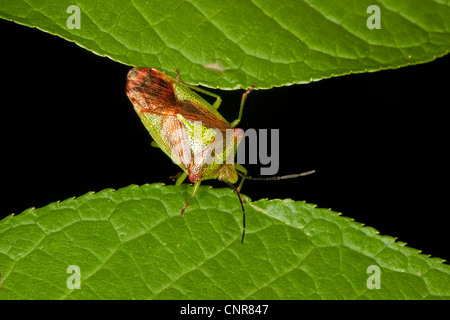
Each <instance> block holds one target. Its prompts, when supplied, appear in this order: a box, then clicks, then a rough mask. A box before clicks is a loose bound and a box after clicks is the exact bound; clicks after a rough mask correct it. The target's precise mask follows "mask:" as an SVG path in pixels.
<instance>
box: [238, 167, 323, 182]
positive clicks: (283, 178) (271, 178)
mask: <svg viewBox="0 0 450 320" xmlns="http://www.w3.org/2000/svg"><path fill="white" fill-rule="evenodd" d="M314 172H316V170H310V171H306V172H302V173H295V174H287V175H285V176H274V177H251V176H247V175H245V174H243V173H241V172H238V174H239V175H240V176H241V177H242V178H244V179H248V180H259V181H262V180H266V181H267V180H285V179H294V178H298V177H304V176H308V175H310V174H313V173H314Z"/></svg>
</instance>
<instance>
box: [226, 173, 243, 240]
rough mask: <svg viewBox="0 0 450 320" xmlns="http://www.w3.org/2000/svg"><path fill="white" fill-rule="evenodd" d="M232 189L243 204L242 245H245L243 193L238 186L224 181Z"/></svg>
mask: <svg viewBox="0 0 450 320" xmlns="http://www.w3.org/2000/svg"><path fill="white" fill-rule="evenodd" d="M224 182H225V183H226V184H227V185H228V186H229V187H230V188H231V189H233V190H234V191H235V192H236V193H237V195H238V197H239V202H240V203H241V207H242V238H241V243H244V236H245V208H244V202H243V200H242V196H241V193H240V192H239V190H238V188H236V186H235V185H234V184H232V183H230V182H228V181H224Z"/></svg>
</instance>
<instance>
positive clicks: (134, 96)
mask: <svg viewBox="0 0 450 320" xmlns="http://www.w3.org/2000/svg"><path fill="white" fill-rule="evenodd" d="M177 74H178V77H177V79H174V78H172V77H170V76H168V75H166V74H164V73H162V72H160V71H158V70H156V69H154V68H133V69H131V70H130V71H129V73H128V78H127V85H126V92H127V95H128V98H129V99H130V101H131V102H132V104H133V106H134V109H135V111H136V112H137V114H138V115H139V117H140V119H141V121H142V123H143V124H144V126H145V127H146V129H147V130H148V131H149V133H150V135H151V136H152V138H153V140H154V142H153V143H152V145H154V146H157V147H159V148H160V149H161V150H162V151H163V152H164V153H165V154H167V155H168V156H169V157H170V158H171V159H172V160H173V161H174V162H175V163H176V164H178V166H179V167H180V168H181V169H182V170H183V173H182V174H181V175H180V176H179V177H178V178H177V180H176V185H180V184H181V183H183V181H184V180H185V179H186V178H187V177H189V180H190V181H191V182H192V183H194V187H193V191H192V196H191V198H190V199H189V200H188V201H187V202H186V203H185V205H184V207H183V209H182V210H181V212H180V215H183V214H184V212H185V210H186V208H187V207H188V205H189V202H190V200H191V199H192V197H194V196H195V194H196V193H197V190H198V188H199V186H200V183H201V182H202V181H203V180H208V179H218V180H220V181H224V182H225V183H227V184H228V185H229V186H230V187H231V188H232V189H234V190H235V191H236V193H237V194H238V196H239V201H240V203H241V207H242V214H243V230H242V238H241V242H243V241H244V236H245V209H244V205H243V200H242V198H241V195H240V193H239V190H240V188H241V187H242V183H243V181H244V179H254V180H278V179H285V178H294V177H298V176H303V175H306V174H310V173H312V171H309V172H306V173H301V174H297V175H290V176H283V177H271V178H252V177H249V176H247V170H246V169H245V168H244V167H243V166H241V165H240V164H237V163H235V162H234V157H235V155H236V151H237V147H238V145H239V143H240V141H241V140H242V138H243V136H244V131H243V130H242V129H239V128H236V126H237V125H238V124H239V122H240V120H241V117H242V111H243V107H244V104H245V100H246V98H247V95H248V94H249V93H250V92H251V91H252V90H253V89H254V88H255V85H253V86H252V87H251V88H249V89H248V90H247V91H246V92H245V93H244V94H243V95H242V99H241V105H240V109H239V116H238V118H237V119H236V120H234V121H233V122H231V123H229V122H227V121H226V120H225V119H224V118H223V117H222V115H221V114H220V113H219V112H218V111H217V109H218V108H219V106H220V103H221V102H222V99H221V98H220V97H219V96H218V95H215V94H213V93H210V92H208V91H206V90H203V89H200V88H197V87H194V86H190V85H187V84H185V83H183V82H182V81H181V80H180V76H179V72H178V70H177ZM191 89H192V90H195V91H197V92H200V93H203V94H206V95H209V96H211V97H214V98H215V99H216V100H215V102H214V103H213V104H212V105H211V104H209V103H208V102H207V101H206V100H204V99H203V98H202V97H200V96H199V95H198V94H196V93H195V92H193V91H192V90H191ZM224 137H225V138H224ZM239 176H241V177H242V180H241V182H240V184H239V186H238V187H235V186H234V184H235V183H236V182H237V181H238V178H239Z"/></svg>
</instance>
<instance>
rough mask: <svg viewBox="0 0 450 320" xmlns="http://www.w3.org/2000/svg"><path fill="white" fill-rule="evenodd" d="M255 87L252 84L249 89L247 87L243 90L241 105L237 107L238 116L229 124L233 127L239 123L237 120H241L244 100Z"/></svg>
mask: <svg viewBox="0 0 450 320" xmlns="http://www.w3.org/2000/svg"><path fill="white" fill-rule="evenodd" d="M255 87H256V85H255V84H253V85H252V86H251V87H250V88H249V89H247V91H245V92H244V93H243V94H242V98H241V107H240V108H239V116H238V118H237V119H236V120H234V121H233V122H232V123H231V126H232V127H233V128H235V127H236V126H237V125H238V124H239V122H241V118H242V112H243V111H244V104H245V100H246V99H247V96H248V94H249V93H250V92H252V91H253V89H255Z"/></svg>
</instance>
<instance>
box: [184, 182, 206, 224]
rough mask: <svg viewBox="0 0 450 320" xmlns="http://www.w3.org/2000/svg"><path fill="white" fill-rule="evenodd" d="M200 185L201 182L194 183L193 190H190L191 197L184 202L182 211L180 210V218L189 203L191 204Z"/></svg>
mask: <svg viewBox="0 0 450 320" xmlns="http://www.w3.org/2000/svg"><path fill="white" fill-rule="evenodd" d="M200 183H201V181H198V182H196V183H194V188H193V189H192V195H191V197H190V198H189V200H188V201H186V203H185V204H184V207H183V210H181V212H180V216H182V215H184V211H186V209H187V207H188V206H189V203H190V202H191V200H192V198H193V197H195V195H196V194H197V191H198V188H199V187H200Z"/></svg>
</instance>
